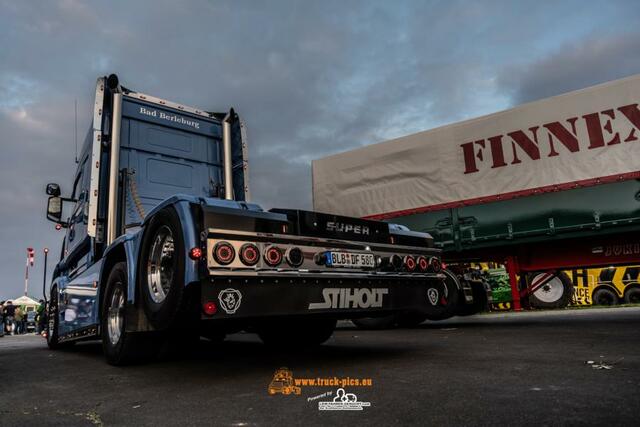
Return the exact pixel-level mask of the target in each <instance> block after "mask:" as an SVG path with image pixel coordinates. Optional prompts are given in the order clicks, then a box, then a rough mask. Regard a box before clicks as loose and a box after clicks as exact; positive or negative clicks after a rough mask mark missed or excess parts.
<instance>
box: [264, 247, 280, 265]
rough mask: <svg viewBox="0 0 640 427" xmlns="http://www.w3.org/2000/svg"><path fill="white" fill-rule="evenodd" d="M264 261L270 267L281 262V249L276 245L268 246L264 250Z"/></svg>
mask: <svg viewBox="0 0 640 427" xmlns="http://www.w3.org/2000/svg"><path fill="white" fill-rule="evenodd" d="M264 261H265V262H266V263H267V264H268V265H269V266H271V267H276V266H278V265H280V263H281V262H282V251H281V250H280V248H278V247H277V246H269V247H268V248H267V250H266V251H265V252H264Z"/></svg>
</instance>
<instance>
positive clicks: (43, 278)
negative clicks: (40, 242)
mask: <svg viewBox="0 0 640 427" xmlns="http://www.w3.org/2000/svg"><path fill="white" fill-rule="evenodd" d="M43 252H44V274H43V275H42V296H43V297H44V300H45V302H46V301H47V292H46V289H47V255H49V248H44V251H43Z"/></svg>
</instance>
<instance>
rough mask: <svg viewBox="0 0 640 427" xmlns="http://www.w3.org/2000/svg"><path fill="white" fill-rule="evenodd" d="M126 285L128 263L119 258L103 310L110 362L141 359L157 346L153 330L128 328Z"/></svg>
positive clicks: (104, 344)
mask: <svg viewBox="0 0 640 427" xmlns="http://www.w3.org/2000/svg"><path fill="white" fill-rule="evenodd" d="M127 289H128V287H127V264H126V263H125V262H119V263H117V264H115V265H114V266H113V269H112V270H111V272H110V273H109V278H108V279H107V284H106V290H105V293H104V296H103V298H102V310H101V312H100V313H101V314H100V330H101V334H102V348H103V350H104V355H105V357H106V358H107V362H108V363H109V364H111V365H126V364H129V363H133V362H142V361H145V360H146V359H148V358H150V357H152V356H155V354H156V353H157V350H158V340H157V339H156V337H155V335H153V333H150V332H129V331H127V316H126V315H125V314H126V313H125V307H126V302H127Z"/></svg>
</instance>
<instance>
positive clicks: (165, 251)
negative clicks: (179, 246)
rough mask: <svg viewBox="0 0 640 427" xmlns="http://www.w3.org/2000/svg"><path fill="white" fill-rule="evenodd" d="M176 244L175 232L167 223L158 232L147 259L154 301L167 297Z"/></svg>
mask: <svg viewBox="0 0 640 427" xmlns="http://www.w3.org/2000/svg"><path fill="white" fill-rule="evenodd" d="M174 255H175V246H174V243H173V234H172V233H171V229H170V228H169V227H167V226H166V225H164V226H162V227H161V228H160V229H159V230H158V232H157V233H156V237H155V239H153V244H152V245H151V250H150V251H149V259H148V260H147V287H148V288H149V294H150V295H151V299H152V300H153V302H155V303H157V304H159V303H161V302H163V301H164V300H165V299H166V298H167V294H168V293H169V289H171V283H172V282H173V274H174V267H173V266H174V262H173V261H174V258H173V257H174Z"/></svg>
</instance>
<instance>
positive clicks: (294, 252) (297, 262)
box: [284, 248, 304, 267]
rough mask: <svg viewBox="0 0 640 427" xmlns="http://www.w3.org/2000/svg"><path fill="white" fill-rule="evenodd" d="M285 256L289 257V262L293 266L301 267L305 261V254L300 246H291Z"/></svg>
mask: <svg viewBox="0 0 640 427" xmlns="http://www.w3.org/2000/svg"><path fill="white" fill-rule="evenodd" d="M284 257H285V258H286V259H287V264H289V265H290V266H291V267H300V266H301V265H302V263H303V262H304V254H303V253H302V250H300V248H289V249H287V252H286V253H285V254H284Z"/></svg>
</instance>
